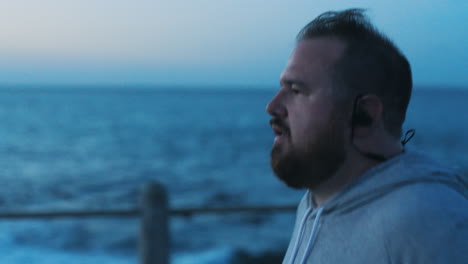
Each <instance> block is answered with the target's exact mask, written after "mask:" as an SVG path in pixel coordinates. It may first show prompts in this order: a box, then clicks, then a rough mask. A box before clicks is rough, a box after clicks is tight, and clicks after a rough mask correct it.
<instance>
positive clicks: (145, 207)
mask: <svg viewBox="0 0 468 264" xmlns="http://www.w3.org/2000/svg"><path fill="white" fill-rule="evenodd" d="M139 244H140V245H139V250H140V263H141V264H169V257H170V253H169V250H170V248H169V209H168V202H167V194H166V190H165V189H164V186H163V185H161V184H158V183H150V184H148V185H147V186H145V188H144V190H143V195H142V199H141V223H140V241H139Z"/></svg>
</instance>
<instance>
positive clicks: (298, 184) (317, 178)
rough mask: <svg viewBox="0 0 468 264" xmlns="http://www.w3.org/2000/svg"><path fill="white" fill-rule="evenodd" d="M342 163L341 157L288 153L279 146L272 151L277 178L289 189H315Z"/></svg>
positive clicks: (272, 166) (272, 162)
mask: <svg viewBox="0 0 468 264" xmlns="http://www.w3.org/2000/svg"><path fill="white" fill-rule="evenodd" d="M324 156H326V155H324ZM342 162H343V159H342V156H341V157H340V155H337V156H335V157H328V158H325V157H322V156H321V155H307V154H301V153H296V152H293V151H287V150H286V149H284V148H282V147H281V146H278V147H273V149H272V151H271V164H270V165H271V168H272V169H273V172H274V173H275V175H276V177H277V178H278V179H280V180H281V181H282V182H284V183H285V184H286V185H287V186H288V187H290V188H293V189H304V188H307V189H314V188H316V187H317V186H319V185H320V184H322V183H323V182H325V181H327V180H328V179H329V178H330V177H331V176H332V175H333V174H334V173H335V172H336V170H337V168H338V167H339V166H340V164H341V163H342Z"/></svg>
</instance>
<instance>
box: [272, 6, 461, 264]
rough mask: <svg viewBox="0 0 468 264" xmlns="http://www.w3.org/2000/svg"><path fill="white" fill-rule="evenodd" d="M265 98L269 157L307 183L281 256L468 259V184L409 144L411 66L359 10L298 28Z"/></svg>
mask: <svg viewBox="0 0 468 264" xmlns="http://www.w3.org/2000/svg"><path fill="white" fill-rule="evenodd" d="M280 83H281V89H280V90H279V91H278V93H277V94H276V96H275V97H274V98H273V99H272V101H271V102H270V103H269V104H268V106H267V112H268V113H269V114H270V115H271V116H272V120H271V122H270V123H271V126H272V128H273V131H274V133H275V139H274V144H273V148H272V151H271V166H272V169H273V171H274V172H275V174H276V175H277V176H278V178H279V179H281V180H282V181H284V182H285V183H286V184H287V185H288V186H290V187H293V188H303V189H307V192H306V194H305V196H304V198H303V199H302V201H301V202H300V204H299V207H298V211H297V220H296V224H295V228H294V232H293V235H292V239H291V242H290V245H289V247H288V250H287V253H286V256H285V258H284V261H283V263H284V264H289V263H318V264H326V263H340V264H343V263H361V264H362V263H421V264H422V263H460V264H461V263H468V202H467V184H466V182H463V179H462V178H461V177H460V176H459V175H457V174H455V173H454V172H452V171H451V170H449V169H446V168H444V167H442V166H440V165H437V164H436V163H435V162H434V161H432V160H430V159H428V158H426V157H425V156H423V155H421V154H418V153H413V152H411V151H407V150H405V149H404V143H406V139H405V140H403V142H400V137H401V127H402V124H403V121H404V119H405V115H406V108H407V106H408V102H409V99H410V95H411V89H412V78H411V70H410V65H409V63H408V61H407V60H406V58H405V57H404V55H403V54H402V53H401V52H400V51H399V50H398V48H397V47H395V45H394V44H393V43H392V42H391V41H390V40H389V39H388V38H386V37H385V36H384V35H382V34H381V33H380V32H378V31H377V30H376V29H375V28H374V27H373V26H372V25H371V24H370V22H369V21H368V19H367V18H366V17H365V15H364V14H363V11H362V10H360V9H350V10H345V11H342V12H327V13H324V14H322V15H320V16H319V17H317V18H316V19H314V20H313V21H312V22H310V23H309V24H308V25H306V26H305V27H304V28H303V29H302V30H301V31H300V33H299V34H298V36H297V45H296V47H295V49H294V51H293V52H292V54H291V56H290V58H289V61H288V63H287V66H286V68H285V70H284V72H283V73H282V75H281V79H280Z"/></svg>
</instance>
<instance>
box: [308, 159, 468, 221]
mask: <svg viewBox="0 0 468 264" xmlns="http://www.w3.org/2000/svg"><path fill="white" fill-rule="evenodd" d="M421 182H434V183H439V184H444V185H447V186H449V187H451V188H453V189H454V190H456V191H458V192H459V193H461V194H462V195H464V196H465V197H468V193H467V188H468V183H467V182H466V180H465V179H464V178H463V177H462V176H461V175H459V174H457V173H456V171H455V170H453V169H450V168H446V167H443V166H441V165H439V164H438V163H437V162H436V161H434V160H431V159H430V158H428V157H427V156H425V155H423V154H421V153H418V152H414V151H408V150H405V151H404V152H403V153H401V154H400V155H397V156H395V157H393V158H391V159H389V160H387V161H385V162H383V163H381V164H379V165H377V166H375V167H373V168H371V169H370V170H368V171H367V172H365V173H364V174H363V175H362V176H361V177H359V178H358V179H357V180H356V181H355V182H353V183H352V184H350V185H349V186H347V187H346V188H345V189H343V190H342V191H340V192H339V193H337V194H336V195H335V196H333V197H332V198H331V199H329V200H328V201H327V202H325V203H324V204H323V205H322V206H321V207H323V209H324V214H328V213H331V212H336V213H346V212H349V211H352V210H353V209H355V208H359V207H361V206H363V205H365V204H366V203H369V202H371V201H373V200H375V199H379V198H380V197H382V196H384V195H385V194H387V193H389V192H391V191H393V190H395V189H397V188H400V187H402V186H406V185H410V184H416V183H421ZM307 196H308V197H307V207H308V208H309V207H313V202H312V193H311V192H308V195H307Z"/></svg>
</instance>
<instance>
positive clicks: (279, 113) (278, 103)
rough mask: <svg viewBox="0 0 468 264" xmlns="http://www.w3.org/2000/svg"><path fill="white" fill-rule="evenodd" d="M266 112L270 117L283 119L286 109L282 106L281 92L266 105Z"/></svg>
mask: <svg viewBox="0 0 468 264" xmlns="http://www.w3.org/2000/svg"><path fill="white" fill-rule="evenodd" d="M266 111H267V113H268V114H270V115H271V116H276V117H280V118H285V117H286V116H287V111H286V108H285V107H284V104H283V96H282V93H281V91H279V92H278V93H277V94H276V95H275V97H273V99H271V101H270V102H269V103H268V104H267V106H266Z"/></svg>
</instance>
